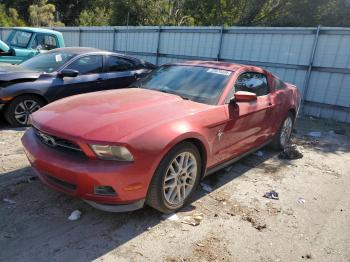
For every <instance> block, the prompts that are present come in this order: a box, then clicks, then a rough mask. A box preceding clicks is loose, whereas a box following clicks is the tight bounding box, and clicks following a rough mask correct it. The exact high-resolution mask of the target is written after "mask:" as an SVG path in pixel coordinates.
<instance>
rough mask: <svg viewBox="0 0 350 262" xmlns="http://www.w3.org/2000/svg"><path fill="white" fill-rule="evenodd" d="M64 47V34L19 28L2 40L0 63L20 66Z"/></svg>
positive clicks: (46, 30)
mask: <svg viewBox="0 0 350 262" xmlns="http://www.w3.org/2000/svg"><path fill="white" fill-rule="evenodd" d="M61 47H64V39H63V35H62V33H60V32H58V31H55V30H50V29H42V28H31V27H17V28H14V29H12V30H11V32H10V33H9V35H8V37H7V39H6V40H5V41H1V40H0V63H10V64H19V63H21V62H23V61H25V60H27V59H29V58H31V57H33V56H36V55H38V54H40V53H42V52H45V51H47V50H52V49H55V48H61Z"/></svg>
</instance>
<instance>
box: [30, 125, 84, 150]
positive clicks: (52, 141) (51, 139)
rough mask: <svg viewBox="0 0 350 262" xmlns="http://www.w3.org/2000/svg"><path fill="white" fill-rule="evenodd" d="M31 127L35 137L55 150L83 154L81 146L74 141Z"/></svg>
mask: <svg viewBox="0 0 350 262" xmlns="http://www.w3.org/2000/svg"><path fill="white" fill-rule="evenodd" d="M33 129H34V133H35V135H36V137H37V138H38V139H39V140H40V141H41V142H42V143H44V144H45V145H47V146H49V147H51V148H54V149H57V150H61V151H66V152H71V153H78V154H80V155H84V152H83V150H81V148H80V147H79V146H78V145H77V144H76V143H74V142H72V141H70V140H67V139H63V138H60V137H57V136H53V135H50V134H48V133H44V132H42V131H40V130H39V129H37V128H35V127H33Z"/></svg>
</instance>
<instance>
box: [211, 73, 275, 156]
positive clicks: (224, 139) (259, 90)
mask: <svg viewBox="0 0 350 262" xmlns="http://www.w3.org/2000/svg"><path fill="white" fill-rule="evenodd" d="M237 91H247V92H252V93H255V94H256V95H257V100H255V101H250V102H234V103H229V104H227V112H228V116H229V117H228V121H227V123H226V124H225V125H224V127H223V128H222V130H220V132H221V135H220V139H218V140H219V141H217V143H216V147H217V148H216V158H217V161H220V162H222V161H223V160H228V159H231V158H234V157H237V156H239V155H241V154H243V153H245V152H248V151H249V150H252V149H254V148H257V147H259V146H260V145H262V144H264V143H265V142H266V141H267V140H268V137H269V134H268V127H269V125H270V124H271V121H273V114H272V110H273V108H274V107H273V104H272V99H271V95H270V89H269V85H268V81H267V76H266V74H264V72H244V73H242V74H241V75H240V76H238V78H237V80H236V82H235V85H234V89H233V93H235V92H237Z"/></svg>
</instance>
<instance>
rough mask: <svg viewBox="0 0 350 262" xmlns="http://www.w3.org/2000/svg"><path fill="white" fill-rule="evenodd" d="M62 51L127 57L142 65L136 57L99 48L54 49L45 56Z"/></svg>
mask: <svg viewBox="0 0 350 262" xmlns="http://www.w3.org/2000/svg"><path fill="white" fill-rule="evenodd" d="M60 51H61V52H65V53H70V54H73V55H83V54H104V55H116V56H119V57H125V58H127V59H130V60H133V61H135V62H136V63H142V60H140V59H138V58H136V57H133V56H128V55H125V54H121V53H115V52H110V51H106V50H102V49H98V48H93V47H61V48H56V49H52V50H50V51H48V52H46V53H44V54H48V53H54V52H60Z"/></svg>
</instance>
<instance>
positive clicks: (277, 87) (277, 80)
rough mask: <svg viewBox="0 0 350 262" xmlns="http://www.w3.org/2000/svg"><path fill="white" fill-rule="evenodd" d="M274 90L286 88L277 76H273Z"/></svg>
mask: <svg viewBox="0 0 350 262" xmlns="http://www.w3.org/2000/svg"><path fill="white" fill-rule="evenodd" d="M274 80H275V87H276V90H280V89H284V88H286V84H285V83H284V82H283V81H282V80H281V79H279V78H277V77H274Z"/></svg>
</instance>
